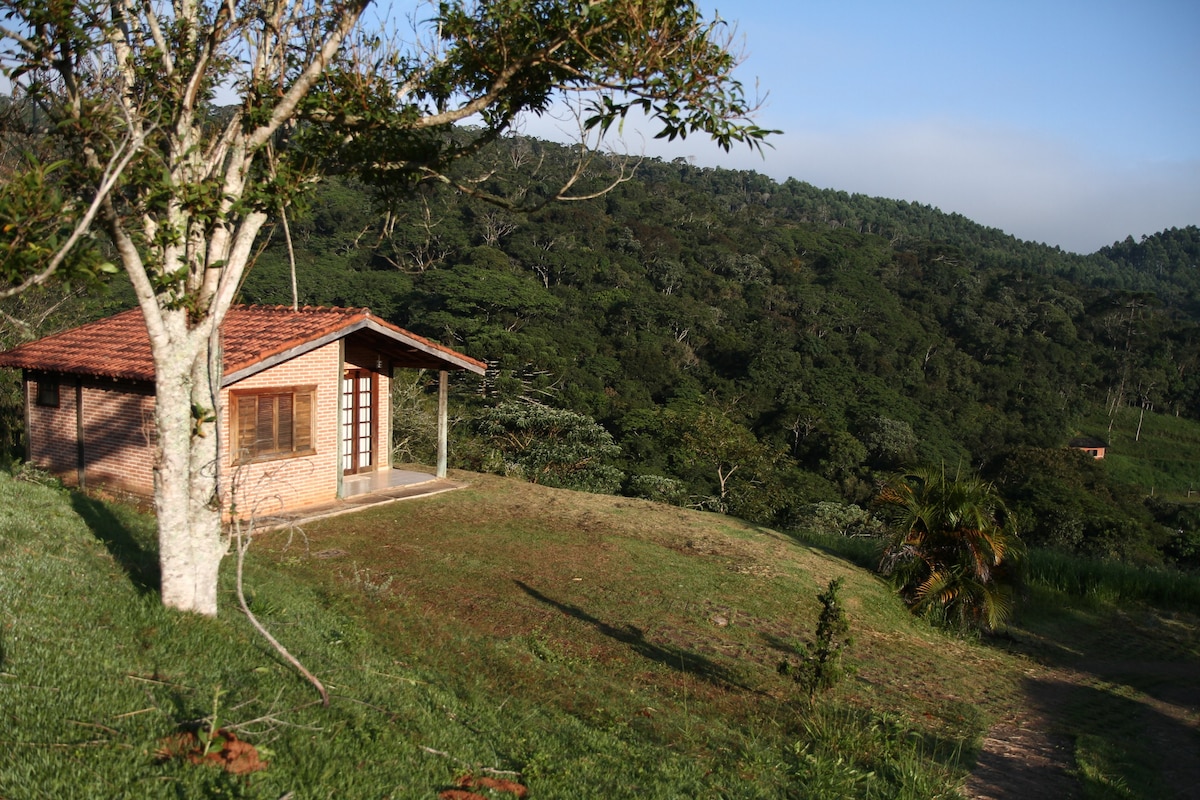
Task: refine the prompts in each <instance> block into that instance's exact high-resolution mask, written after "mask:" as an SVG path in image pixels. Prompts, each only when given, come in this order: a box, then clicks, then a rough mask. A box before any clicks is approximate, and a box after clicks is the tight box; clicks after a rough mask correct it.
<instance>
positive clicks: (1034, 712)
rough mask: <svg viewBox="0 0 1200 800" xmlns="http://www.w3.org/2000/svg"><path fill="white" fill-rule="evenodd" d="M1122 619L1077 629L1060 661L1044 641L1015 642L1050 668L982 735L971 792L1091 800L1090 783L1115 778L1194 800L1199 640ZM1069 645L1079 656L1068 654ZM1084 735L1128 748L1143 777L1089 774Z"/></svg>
mask: <svg viewBox="0 0 1200 800" xmlns="http://www.w3.org/2000/svg"><path fill="white" fill-rule="evenodd" d="M1119 621H1120V622H1122V623H1123V624H1120V625H1110V626H1106V625H1103V624H1102V625H1099V626H1097V627H1096V628H1094V629H1091V630H1088V631H1083V632H1079V634H1078V635H1079V637H1080V638H1079V640H1077V641H1071V642H1070V645H1071V647H1070V648H1066V649H1063V648H1055V650H1054V652H1055V653H1056V654H1057V657H1048V651H1047V650H1046V649H1044V648H1040V647H1037V646H1036V644H1035V646H1034V647H1032V648H1028V647H1025V646H1022V647H1018V648H1017V649H1018V650H1021V651H1028V650H1030V649H1031V650H1032V652H1030V653H1027V654H1029V655H1032V656H1033V658H1034V660H1035V661H1040V662H1042V665H1041V666H1040V667H1034V668H1033V669H1031V672H1030V675H1029V678H1028V679H1027V680H1026V685H1025V687H1024V690H1025V691H1024V695H1025V703H1024V704H1023V706H1022V707H1021V708H1019V709H1014V711H1013V712H1012V713H1011V714H1010V715H1008V716H1007V717H1006V718H1005V719H1003V720H1001V721H1000V722H999V723H997V724H996V725H994V726H993V727H992V729H991V730H990V731H989V732H988V735H987V737H986V738H985V739H984V743H983V750H982V752H981V753H980V755H979V759H978V762H977V766H976V769H975V771H974V772H973V773H972V775H971V777H970V778H969V780H968V781H967V784H966V787H965V793H966V795H967V797H969V798H973V800H1010V799H1011V800H1017V799H1018V798H1019V799H1020V800H1062V799H1063V798H1075V797H1081V796H1083V791H1084V783H1085V782H1091V783H1094V784H1096V785H1097V788H1099V786H1100V785H1101V784H1103V783H1104V782H1105V781H1106V780H1108V779H1109V778H1110V777H1111V779H1112V780H1113V783H1114V784H1116V785H1124V786H1127V791H1128V792H1129V794H1122V795H1121V796H1130V797H1134V796H1139V795H1137V794H1136V793H1135V792H1137V791H1139V789H1138V788H1137V787H1138V786H1143V787H1144V786H1151V787H1152V789H1141V790H1140V791H1143V792H1149V791H1152V794H1151V795H1147V796H1152V797H1153V798H1155V800H1158V799H1159V798H1164V799H1165V800H1171V798H1181V799H1182V798H1191V797H1195V796H1196V792H1197V789H1196V787H1197V786H1200V664H1198V663H1197V659H1196V649H1195V646H1194V641H1188V640H1189V639H1190V638H1191V637H1190V636H1189V637H1185V639H1183V640H1181V639H1179V638H1177V637H1174V636H1172V635H1171V634H1172V631H1171V630H1170V629H1169V628H1167V627H1165V626H1164V625H1162V624H1161V623H1151V624H1149V625H1146V624H1143V623H1142V622H1131V621H1130V620H1129V619H1128V618H1124V619H1121V620H1119ZM1110 622H1111V621H1110ZM1193 630H1195V629H1194V628H1193ZM1058 633H1059V634H1060V636H1062V635H1064V634H1063V633H1062V631H1059V632H1058ZM1072 633H1075V632H1072ZM1037 638H1038V637H1036V636H1035V637H1033V639H1032V640H1027V641H1026V645H1028V643H1029V641H1035V640H1036V639H1037ZM1043 641H1044V640H1043ZM1059 643H1060V644H1061V642H1059ZM1067 650H1069V651H1070V652H1071V653H1072V655H1071V656H1070V657H1062V654H1063V653H1064V652H1066V651H1067ZM1131 655H1140V656H1144V657H1132V658H1131V657H1128V656H1131ZM1081 735H1086V736H1088V737H1089V738H1101V739H1106V740H1107V744H1106V745H1104V746H1107V747H1110V748H1116V749H1117V750H1119V751H1121V753H1122V755H1123V757H1124V758H1125V759H1127V760H1128V761H1130V762H1132V765H1131V766H1129V767H1128V769H1130V770H1133V771H1140V772H1142V773H1143V777H1142V778H1140V779H1138V780H1136V781H1125V780H1124V779H1123V778H1122V777H1121V776H1120V775H1115V776H1104V775H1099V776H1096V775H1094V774H1084V771H1083V770H1080V769H1079V768H1078V763H1077V742H1078V737H1079V736H1081ZM1092 747H1093V749H1094V748H1095V745H1094V744H1093V745H1092ZM1109 791H1110V792H1111V791H1112V789H1111V787H1110V789H1109ZM1113 796H1117V795H1113Z"/></svg>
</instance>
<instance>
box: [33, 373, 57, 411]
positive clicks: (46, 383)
mask: <svg viewBox="0 0 1200 800" xmlns="http://www.w3.org/2000/svg"><path fill="white" fill-rule="evenodd" d="M34 383H35V384H36V386H37V389H36V391H35V392H34V404H35V405H37V406H38V407H39V408H58V407H59V404H60V403H61V396H60V392H61V389H60V387H61V386H62V383H61V381H59V380H58V378H56V377H51V376H49V375H39V376H38V377H37V378H36V379H34Z"/></svg>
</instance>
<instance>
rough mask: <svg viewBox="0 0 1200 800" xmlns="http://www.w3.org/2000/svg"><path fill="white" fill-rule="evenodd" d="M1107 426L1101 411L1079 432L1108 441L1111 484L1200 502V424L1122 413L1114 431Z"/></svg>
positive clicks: (1106, 462)
mask: <svg viewBox="0 0 1200 800" xmlns="http://www.w3.org/2000/svg"><path fill="white" fill-rule="evenodd" d="M1139 421H1140V424H1141V430H1140V432H1139V430H1138V426H1139ZM1109 424H1110V419H1109V417H1108V415H1107V414H1106V413H1105V412H1104V410H1103V409H1097V410H1096V411H1095V412H1093V413H1092V414H1091V415H1089V416H1088V417H1086V418H1085V419H1084V420H1083V421H1082V422H1081V428H1082V430H1083V432H1085V433H1087V434H1088V435H1092V436H1099V437H1100V438H1102V439H1104V440H1106V441H1107V442H1108V444H1109V450H1108V453H1107V455H1106V456H1105V458H1104V467H1105V469H1106V470H1107V471H1108V473H1109V475H1110V476H1111V477H1112V478H1113V480H1115V481H1116V482H1117V483H1123V484H1128V485H1131V486H1137V487H1139V488H1140V489H1141V490H1142V491H1144V492H1145V493H1146V494H1147V495H1149V494H1154V495H1156V496H1160V497H1164V498H1166V499H1170V500H1175V501H1183V502H1200V423H1198V422H1196V421H1194V420H1189V419H1185V418H1183V417H1175V416H1171V415H1168V414H1159V413H1156V412H1153V411H1147V412H1146V413H1145V414H1144V415H1142V414H1141V411H1140V409H1136V408H1123V409H1121V410H1120V411H1118V412H1117V414H1116V416H1115V418H1113V419H1112V420H1111V424H1112V427H1111V430H1110V428H1109Z"/></svg>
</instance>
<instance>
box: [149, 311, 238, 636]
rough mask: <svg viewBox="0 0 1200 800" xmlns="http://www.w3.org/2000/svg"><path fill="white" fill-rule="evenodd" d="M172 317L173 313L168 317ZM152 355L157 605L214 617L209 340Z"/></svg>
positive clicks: (217, 514)
mask: <svg viewBox="0 0 1200 800" xmlns="http://www.w3.org/2000/svg"><path fill="white" fill-rule="evenodd" d="M168 313H171V312H168ZM171 349H172V350H173V351H175V352H171V353H167V354H156V355H157V356H160V357H157V358H156V359H155V360H156V372H157V376H156V383H157V389H156V398H155V405H154V408H155V425H156V429H157V432H158V452H157V456H158V459H157V463H156V465H155V485H154V505H155V512H156V514H157V516H158V559H159V566H160V568H161V572H162V583H161V591H162V602H163V605H165V606H168V607H170V608H176V609H179V610H181V611H194V612H196V613H199V614H205V615H208V616H215V615H216V613H217V580H218V571H219V568H220V565H221V559H222V558H224V556H225V553H226V551H227V550H228V541H227V540H226V538H225V537H224V536H223V532H222V529H221V507H220V503H219V502H218V490H219V474H218V472H219V471H218V469H217V465H218V462H217V454H218V450H217V433H216V427H217V426H216V424H215V419H216V416H217V412H216V410H215V409H216V407H217V402H216V398H215V397H214V393H213V388H212V386H213V384H212V383H211V381H210V380H209V378H210V370H209V359H208V355H209V353H208V349H209V341H208V340H207V339H203V340H200V341H199V342H197V343H196V345H195V346H192V347H187V346H184V345H182V344H181V343H178V342H177V343H175V345H174V346H173V347H172V348H171Z"/></svg>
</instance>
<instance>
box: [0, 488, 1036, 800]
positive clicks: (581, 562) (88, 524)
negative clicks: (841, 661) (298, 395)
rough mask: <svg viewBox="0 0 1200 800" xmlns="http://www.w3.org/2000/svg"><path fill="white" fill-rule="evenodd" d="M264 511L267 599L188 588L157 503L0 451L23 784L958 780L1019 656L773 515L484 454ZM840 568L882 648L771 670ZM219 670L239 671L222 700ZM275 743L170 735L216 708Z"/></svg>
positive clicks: (705, 784)
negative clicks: (915, 613)
mask: <svg viewBox="0 0 1200 800" xmlns="http://www.w3.org/2000/svg"><path fill="white" fill-rule="evenodd" d="M470 477H471V480H472V482H473V483H474V484H475V485H474V487H473V488H471V489H469V490H464V491H460V492H455V493H451V494H447V495H441V496H438V497H435V498H428V499H425V500H421V501H410V502H406V503H400V504H396V505H392V506H387V507H382V508H377V509H372V510H368V511H363V512H360V513H358V514H355V515H351V516H347V517H340V518H336V519H331V520H327V521H323V522H320V523H314V524H311V525H308V526H306V527H305V530H304V531H303V532H302V533H297V532H293V533H292V534H287V533H284V532H278V533H271V534H266V535H264V536H262V537H261V539H260V541H256V543H255V545H254V547H253V548H252V549H251V551H250V558H249V561H248V564H247V584H248V587H249V590H250V592H251V594H252V597H251V604H252V607H253V608H254V609H255V610H256V612H257V613H258V614H259V615H260V617H261V619H262V620H263V622H264V623H265V624H266V625H267V626H268V627H269V628H270V629H271V630H272V631H273V632H274V633H275V635H276V636H277V637H278V638H280V639H281V640H282V641H283V643H284V644H285V645H286V646H287V647H288V648H289V649H290V650H291V651H292V652H293V653H294V654H295V655H296V656H298V657H299V658H300V659H301V660H302V661H303V662H304V663H305V664H306V666H307V667H308V668H309V669H311V670H312V671H313V672H314V673H315V674H317V675H318V676H319V677H320V678H321V679H322V680H323V681H324V682H325V684H326V686H327V687H328V688H329V690H330V693H331V698H332V699H331V704H330V706H329V707H328V708H323V707H321V706H320V705H319V703H317V702H316V693H315V691H314V690H313V689H312V687H311V686H310V685H309V684H307V683H306V682H305V681H303V679H301V678H300V677H299V676H297V675H296V674H295V673H294V672H293V671H292V670H291V669H290V668H288V667H287V665H285V664H284V663H283V662H282V660H281V659H280V658H279V657H278V656H277V655H276V654H275V653H274V652H273V651H272V650H270V648H269V647H268V646H267V645H266V644H265V642H263V641H262V639H261V638H260V637H258V636H257V635H256V634H255V633H254V631H253V630H252V629H251V627H250V625H249V624H248V622H247V621H246V620H245V619H244V617H243V616H242V615H241V614H240V613H238V612H237V611H236V604H235V602H234V599H233V597H232V594H231V591H230V588H231V583H232V582H231V575H229V574H228V573H230V572H231V571H232V570H231V566H232V564H231V563H230V564H227V565H226V570H225V572H226V573H227V574H225V576H224V578H225V587H224V589H223V594H222V598H221V599H222V603H223V606H222V613H221V616H220V617H219V618H217V619H205V618H197V617H194V616H190V615H184V614H178V613H175V612H171V611H168V610H165V609H163V608H162V607H161V606H160V604H159V600H158V596H157V593H156V590H155V582H156V568H155V559H154V546H153V537H154V525H153V520H152V519H151V518H149V517H147V516H145V515H143V514H139V513H137V512H136V511H134V510H132V509H129V508H127V507H124V506H121V505H116V504H106V503H100V502H98V501H95V500H91V499H87V498H83V497H81V496H79V495H73V494H70V493H67V492H65V491H63V490H61V489H54V488H49V487H44V486H37V485H33V484H31V483H27V482H22V481H16V480H13V479H11V478H8V477H5V476H0V531H3V533H2V534H0V720H2V721H3V726H2V727H0V798H4V800H16V799H17V798H26V797H56V798H74V797H80V798H83V797H131V798H133V797H136V798H156V797H171V798H177V797H252V798H259V797H261V798H278V797H281V796H283V795H285V794H287V793H289V792H293V793H294V795H293V796H294V797H297V798H301V797H334V796H336V797H350V798H354V797H398V798H409V797H411V798H433V797H436V796H437V793H438V792H440V791H442V790H444V789H447V788H451V787H452V786H454V784H455V782H456V780H457V779H458V778H459V777H460V776H461V775H463V774H465V773H472V774H475V775H487V774H493V773H491V772H488V771H489V770H495V771H499V773H497V774H500V775H501V776H502V777H507V778H509V779H512V780H516V781H519V782H521V783H523V784H525V785H527V786H528V787H529V788H530V792H531V796H534V797H544V798H559V797H562V798H566V797H606V798H621V797H629V798H634V797H636V798H690V797H728V798H759V797H761V798H778V797H798V798H799V797H829V798H842V797H863V798H876V797H894V798H914V799H915V798H930V797H954V796H958V795H957V792H958V787H959V786H960V785H961V782H962V780H963V779H964V776H965V769H966V767H967V766H969V763H970V759H971V755H972V753H973V752H974V749H975V748H976V747H977V746H978V742H979V741H980V739H981V737H982V733H983V731H984V730H985V729H986V727H987V725H988V722H989V720H990V719H992V718H993V717H994V716H995V715H997V714H998V713H1000V712H1001V710H1002V709H1003V707H1004V705H1005V704H1006V703H1009V702H1011V701H1012V700H1013V698H1014V697H1015V694H1016V687H1017V680H1018V676H1019V674H1020V670H1019V664H1020V662H1019V659H1013V658H1012V657H1010V656H1006V655H1004V654H999V653H995V652H993V651H989V650H988V649H986V648H984V647H980V646H978V645H975V644H972V643H970V642H964V641H960V640H956V639H948V638H945V637H943V636H942V635H940V634H938V633H937V632H935V631H932V630H930V629H929V628H928V627H926V626H924V625H923V624H921V623H919V622H916V621H914V620H912V619H911V618H909V616H908V614H907V613H906V612H905V611H904V609H903V607H902V606H900V604H899V603H898V602H897V601H896V600H895V599H894V598H893V597H891V595H890V593H889V592H888V591H887V589H886V587H885V586H883V584H882V583H881V582H879V581H878V580H876V579H875V578H874V577H873V576H871V575H870V574H868V573H866V572H864V571H862V570H860V569H858V568H856V567H853V566H852V565H850V564H849V563H847V562H845V561H843V560H841V559H839V558H836V557H834V556H832V555H830V554H828V553H825V552H822V551H820V550H817V549H814V548H811V547H808V546H805V545H801V544H797V543H796V542H794V541H792V540H790V539H788V538H786V537H783V536H780V535H779V534H776V533H774V532H772V531H767V530H764V529H759V528H756V527H754V526H750V525H744V524H741V523H739V522H737V521H734V520H728V519H724V518H720V517H715V516H711V515H704V514H699V513H693V512H688V511H684V510H681V509H677V508H672V507H666V506H655V505H652V504H649V503H643V502H641V501H631V500H628V499H623V498H612V497H598V496H592V495H581V494H576V493H570V492H556V491H553V490H547V489H544V488H542V487H536V486H530V485H527V484H520V483H516V482H512V481H506V480H503V479H498V478H491V477H487V476H470ZM839 576H840V577H844V578H845V580H846V589H845V590H844V597H845V598H846V605H847V609H848V612H849V615H850V620H851V628H852V634H853V635H854V636H855V644H854V646H853V647H852V648H851V650H850V652H849V662H850V664H851V665H852V666H854V667H855V669H856V673H855V675H854V676H853V677H852V678H848V679H846V680H845V681H844V682H843V683H842V684H841V685H839V687H838V688H837V689H835V690H834V691H833V692H831V693H830V694H829V695H827V696H825V697H824V698H822V699H821V700H820V701H819V702H818V703H817V704H816V705H815V706H809V705H808V704H807V702H806V701H804V700H803V699H802V698H800V697H798V696H797V694H796V692H795V689H794V687H792V686H791V681H789V680H788V679H786V678H784V677H781V676H779V675H778V674H777V673H776V671H775V666H776V664H777V662H778V661H779V660H780V658H781V655H782V654H783V653H785V652H786V651H787V648H788V647H789V646H790V643H792V642H794V641H796V640H797V639H802V638H807V637H809V636H811V631H812V629H813V625H814V623H815V619H816V614H817V611H818V603H817V602H816V599H815V595H816V593H817V592H818V591H819V590H820V589H821V588H822V587H823V586H824V585H825V584H826V583H827V581H828V580H829V579H830V578H833V577H839ZM218 693H219V695H218ZM215 695H217V696H219V703H218V708H217V709H216V710H217V713H218V718H219V720H220V721H221V722H222V723H223V724H225V725H229V726H234V727H235V728H236V732H237V733H238V735H239V737H240V738H242V739H245V740H247V741H249V742H251V743H252V744H254V745H255V746H256V747H258V748H260V750H261V753H262V755H263V757H264V758H265V759H266V760H268V761H269V767H268V768H267V769H266V770H263V771H261V772H256V773H253V774H251V775H248V776H242V777H238V776H233V775H230V774H228V773H226V772H223V771H221V770H220V769H218V768H216V767H212V766H199V765H194V764H190V763H187V762H186V761H184V760H181V759H168V760H162V759H160V758H158V757H156V751H158V750H159V749H160V748H161V747H162V746H163V742H164V740H165V739H166V737H169V736H170V735H171V734H173V733H175V732H177V731H179V730H180V729H181V727H188V726H193V727H194V726H195V725H196V724H198V723H200V722H202V721H203V720H205V719H207V718H208V717H209V716H210V715H212V714H213V711H214V708H213V698H214V696H215Z"/></svg>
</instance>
